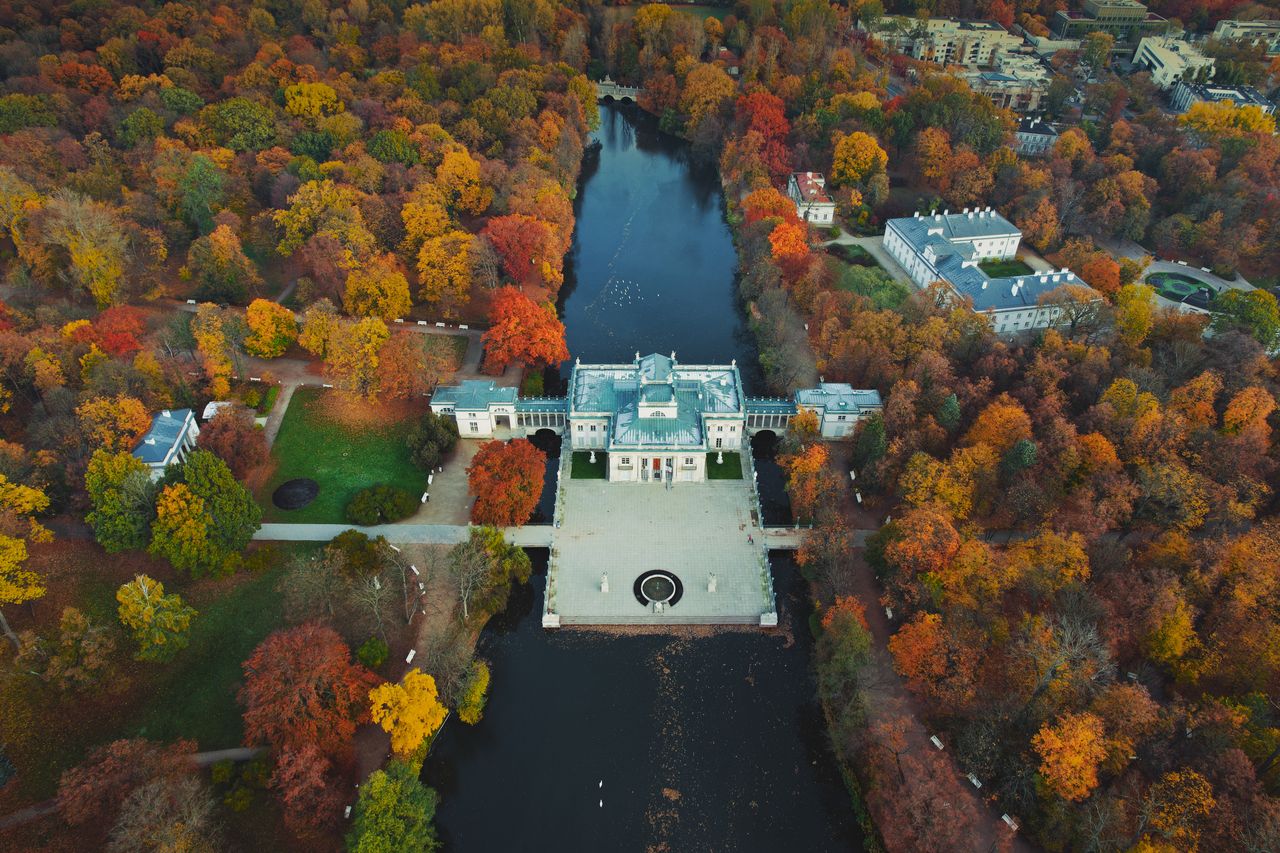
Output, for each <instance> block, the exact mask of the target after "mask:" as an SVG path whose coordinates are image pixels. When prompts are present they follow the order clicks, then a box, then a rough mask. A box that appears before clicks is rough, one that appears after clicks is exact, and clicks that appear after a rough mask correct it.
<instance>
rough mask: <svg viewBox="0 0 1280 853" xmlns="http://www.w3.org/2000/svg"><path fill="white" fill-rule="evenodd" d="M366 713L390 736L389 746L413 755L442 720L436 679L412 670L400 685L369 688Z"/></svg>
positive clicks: (401, 755) (442, 710)
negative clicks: (368, 707)
mask: <svg viewBox="0 0 1280 853" xmlns="http://www.w3.org/2000/svg"><path fill="white" fill-rule="evenodd" d="M369 703H370V709H369V715H370V717H371V718H372V720H373V722H375V723H377V724H378V725H380V726H382V729H383V731H385V732H388V733H389V734H390V735H391V748H392V749H393V750H395V752H396V754H397V755H399V756H400V757H402V758H406V757H408V756H410V755H412V754H413V753H414V752H415V751H416V750H417V749H418V747H419V746H421V745H422V744H423V743H425V742H426V740H427V738H429V737H431V735H432V734H433V733H434V732H435V730H436V729H438V728H440V725H441V724H442V723H443V722H444V718H445V714H446V713H447V711H446V710H445V707H444V705H442V704H440V699H439V696H438V695H437V693H436V680H435V679H434V678H432V677H431V676H430V675H427V674H426V673H424V672H423V671H422V670H420V669H411V670H409V671H408V672H407V673H405V676H404V678H403V679H401V681H400V683H399V684H390V683H388V684H380V685H378V686H377V687H375V688H373V690H371V691H369Z"/></svg>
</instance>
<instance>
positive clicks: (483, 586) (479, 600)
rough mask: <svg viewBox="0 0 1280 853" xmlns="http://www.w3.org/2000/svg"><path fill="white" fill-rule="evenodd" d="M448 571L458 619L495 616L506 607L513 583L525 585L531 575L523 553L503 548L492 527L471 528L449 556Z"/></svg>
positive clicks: (500, 535)
mask: <svg viewBox="0 0 1280 853" xmlns="http://www.w3.org/2000/svg"><path fill="white" fill-rule="evenodd" d="M449 570H450V573H451V574H452V575H453V578H454V580H455V582H456V583H457V587H458V597H459V599H460V600H461V602H462V618H463V620H464V621H465V620H468V619H470V618H471V612H472V610H473V609H474V610H475V611H477V612H478V613H479V614H482V615H486V616H487V615H489V614H493V613H497V612H498V611H499V610H501V609H502V608H503V607H505V606H506V604H507V597H508V596H509V595H510V594H511V584H512V583H513V582H518V583H525V582H526V581H528V580H529V575H530V573H531V572H532V571H533V566H532V564H531V563H530V562H529V555H528V554H526V553H525V552H524V549H522V548H518V547H516V546H514V545H509V544H507V541H506V539H505V538H504V537H503V535H502V531H501V530H499V529H497V528H496V527H472V528H471V535H470V538H468V539H467V541H466V542H463V543H461V544H459V545H455V546H454V547H453V549H452V550H451V551H450V552H449Z"/></svg>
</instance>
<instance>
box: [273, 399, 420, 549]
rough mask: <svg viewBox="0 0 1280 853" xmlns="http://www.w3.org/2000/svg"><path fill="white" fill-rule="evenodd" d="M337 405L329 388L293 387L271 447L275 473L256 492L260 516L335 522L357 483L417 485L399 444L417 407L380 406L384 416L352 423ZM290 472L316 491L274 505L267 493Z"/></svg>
mask: <svg viewBox="0 0 1280 853" xmlns="http://www.w3.org/2000/svg"><path fill="white" fill-rule="evenodd" d="M340 408H342V406H341V405H339V403H338V400H337V398H336V395H335V394H334V392H326V391H322V390H320V389H317V388H299V389H298V390H297V391H296V392H294V395H293V399H292V401H291V402H290V404H289V411H288V412H286V413H285V416H284V422H283V423H282V424H281V425H280V433H279V435H277V436H276V443H275V446H274V447H272V449H271V455H272V458H273V459H274V460H275V462H276V470H275V473H274V474H273V475H272V477H271V479H270V480H269V481H268V482H267V484H266V486H265V487H263V489H262V490H261V492H260V493H259V495H258V502H259V503H260V504H261V505H262V508H263V511H264V517H263V520H264V521H293V522H328V523H339V524H340V523H342V522H343V520H344V513H343V511H344V510H345V509H346V506H347V503H348V502H350V501H351V499H352V498H353V497H355V494H356V492H358V491H360V490H361V489H363V488H366V487H368V486H374V485H378V484H380V483H385V484H387V485H391V486H397V487H399V488H401V489H406V490H408V491H410V492H413V493H414V494H418V493H419V492H421V491H422V489H423V487H424V486H425V485H426V479H427V476H426V474H425V473H423V472H422V471H420V470H419V469H418V468H417V467H416V466H415V465H414V464H413V463H412V462H411V461H410V459H409V450H408V448H407V447H406V446H405V436H406V435H407V434H408V432H409V429H410V427H411V426H412V425H413V423H414V420H415V419H416V417H417V412H416V411H409V410H406V409H405V408H404V407H400V408H399V409H394V408H388V407H382V408H383V410H384V411H385V414H386V416H385V417H368V418H366V420H367V421H368V422H367V423H359V424H352V423H348V422H343V421H340V420H338V419H337V417H336V415H334V414H333V412H335V411H337V410H338V409H340ZM368 414H375V415H376V414H380V412H377V411H371V412H369V413H368ZM295 477H310V478H311V479H313V480H315V481H316V482H317V483H319V484H320V494H319V495H318V496H317V497H316V499H315V500H314V501H312V502H311V503H310V504H309V505H308V506H305V507H303V508H302V509H296V510H282V509H278V508H276V506H275V505H274V504H272V503H271V493H272V492H273V491H275V489H276V487H277V486H279V485H280V484H281V483H283V482H285V481H287V480H292V479H294V478H295Z"/></svg>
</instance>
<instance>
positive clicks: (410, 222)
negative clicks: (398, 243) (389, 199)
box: [400, 184, 449, 249]
mask: <svg viewBox="0 0 1280 853" xmlns="http://www.w3.org/2000/svg"><path fill="white" fill-rule="evenodd" d="M400 218H401V220H403V221H404V245H405V246H406V247H407V248H409V249H414V248H416V247H418V246H421V245H422V243H423V241H425V240H430V239H431V238H432V237H439V236H440V235H441V234H443V233H445V232H446V231H448V230H449V211H448V209H447V208H446V207H445V200H444V195H443V194H442V193H441V192H440V190H439V188H438V187H436V186H434V185H433V184H426V185H424V186H422V187H419V188H418V190H417V191H415V192H414V194H413V197H412V198H410V199H409V200H408V201H406V202H405V204H404V207H402V208H401V209H400Z"/></svg>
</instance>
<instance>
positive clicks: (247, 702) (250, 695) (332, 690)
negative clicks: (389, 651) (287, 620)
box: [239, 622, 380, 756]
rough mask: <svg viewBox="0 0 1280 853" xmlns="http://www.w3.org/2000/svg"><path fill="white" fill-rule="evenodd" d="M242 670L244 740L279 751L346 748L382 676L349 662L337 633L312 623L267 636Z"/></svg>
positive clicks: (333, 752) (366, 713)
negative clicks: (370, 694)
mask: <svg viewBox="0 0 1280 853" xmlns="http://www.w3.org/2000/svg"><path fill="white" fill-rule="evenodd" d="M244 674H245V682H244V686H243V687H241V688H240V694H239V699H240V704H242V705H244V707H245V711H244V739H245V743H246V744H249V745H257V744H261V743H264V742H265V743H267V744H270V745H271V746H272V747H273V748H275V749H277V750H280V751H284V750H301V749H303V748H305V747H307V746H314V747H315V748H316V749H318V750H320V751H321V752H322V753H324V754H325V755H328V756H340V755H344V754H346V753H347V751H348V750H349V749H350V747H351V738H352V736H353V735H354V734H355V730H356V725H357V723H360V722H363V721H364V720H366V719H367V718H368V716H369V690H370V688H372V687H373V686H374V685H376V684H378V682H379V680H380V679H379V678H378V676H376V675H374V674H373V673H371V672H369V671H368V670H367V669H365V668H364V667H362V666H359V665H358V664H355V663H352V661H351V650H350V649H348V648H347V644H346V643H344V642H343V641H342V638H341V637H339V636H338V634H337V632H335V631H334V630H333V629H332V628H328V627H325V626H323V625H317V624H315V623H313V622H309V623H306V624H304V625H299V626H298V627H296V628H290V629H288V630H284V631H276V632H275V633H273V634H271V635H270V636H268V637H267V638H266V639H265V640H263V641H262V642H261V643H260V644H258V647H257V648H256V649H254V651H253V654H252V655H250V656H249V659H248V660H246V661H245V662H244Z"/></svg>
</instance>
